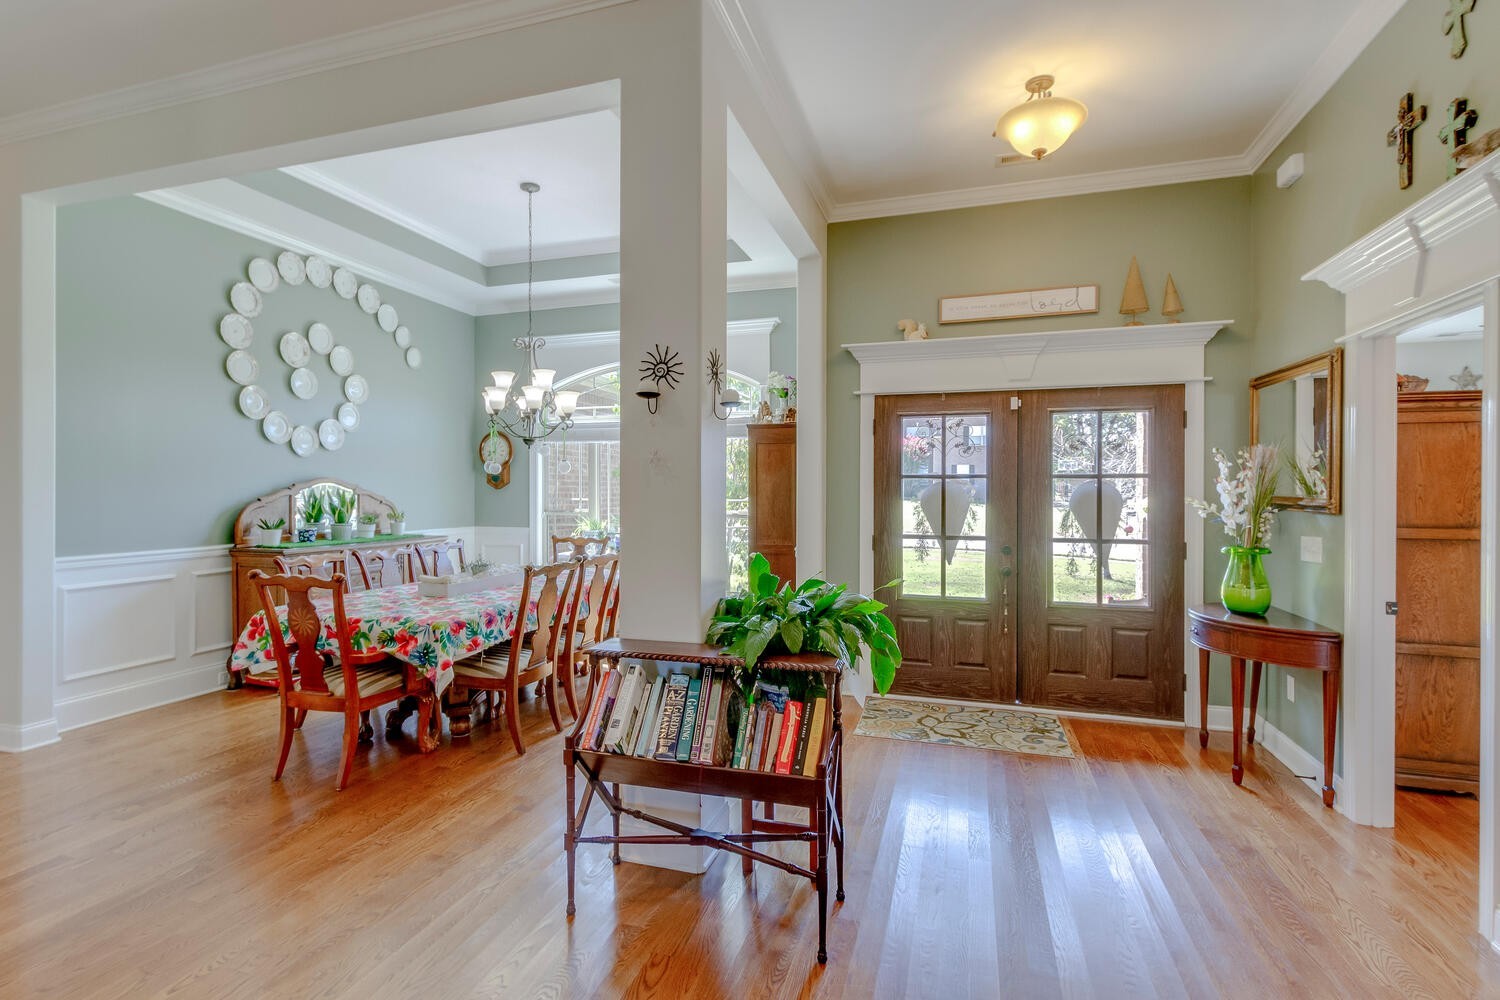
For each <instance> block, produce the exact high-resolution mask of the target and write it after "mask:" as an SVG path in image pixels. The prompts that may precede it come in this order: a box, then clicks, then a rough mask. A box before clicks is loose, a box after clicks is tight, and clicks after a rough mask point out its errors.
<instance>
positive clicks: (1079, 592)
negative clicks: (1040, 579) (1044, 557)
mask: <svg viewBox="0 0 1500 1000" xmlns="http://www.w3.org/2000/svg"><path fill="white" fill-rule="evenodd" d="M1094 553H1095V549H1094V544H1093V543H1092V542H1054V543H1053V545H1052V584H1051V594H1052V603H1053V604H1098V603H1099V563H1098V559H1097V558H1096V557H1095V554H1094Z"/></svg>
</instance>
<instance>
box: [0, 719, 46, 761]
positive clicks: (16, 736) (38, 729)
mask: <svg viewBox="0 0 1500 1000" xmlns="http://www.w3.org/2000/svg"><path fill="white" fill-rule="evenodd" d="M57 732H58V730H57V720H56V719H43V720H42V721H40V722H32V723H28V724H26V725H24V726H15V725H9V724H0V752H3V753H20V752H22V751H23V750H35V749H36V748H37V747H44V746H47V745H48V744H49V743H56V742H57V741H58V739H59V737H58V735H57Z"/></svg>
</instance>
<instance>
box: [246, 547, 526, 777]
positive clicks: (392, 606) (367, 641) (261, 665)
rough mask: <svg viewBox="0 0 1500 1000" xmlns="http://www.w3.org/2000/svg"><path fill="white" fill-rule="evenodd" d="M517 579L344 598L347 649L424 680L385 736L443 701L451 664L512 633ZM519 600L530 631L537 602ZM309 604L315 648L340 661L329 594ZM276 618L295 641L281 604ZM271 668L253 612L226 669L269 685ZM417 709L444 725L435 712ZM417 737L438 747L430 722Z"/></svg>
mask: <svg viewBox="0 0 1500 1000" xmlns="http://www.w3.org/2000/svg"><path fill="white" fill-rule="evenodd" d="M521 582H522V581H521V577H520V575H519V574H498V575H497V576H496V583H495V586H493V587H488V588H485V589H483V590H476V591H472V592H470V593H466V594H458V595H454V596H452V597H430V596H426V595H423V594H421V593H419V592H418V585H417V584H415V583H408V584H401V585H398V586H394V587H381V588H379V589H375V590H364V591H354V592H352V593H348V594H345V595H344V617H345V620H346V622H347V623H348V629H349V642H350V645H351V647H352V648H353V649H355V650H359V651H366V650H380V651H382V652H384V653H386V654H388V655H390V656H391V657H394V658H395V659H397V660H400V661H402V662H403V663H406V664H408V665H410V666H411V667H412V668H413V679H415V680H417V681H418V682H419V683H421V684H422V690H421V691H419V692H418V693H416V694H414V695H413V697H412V698H411V699H407V700H405V701H403V703H401V704H399V705H398V706H397V707H396V708H393V709H392V710H391V712H390V714H389V715H388V716H387V719H386V731H387V733H388V734H389V733H391V731H392V730H397V731H399V728H400V726H401V724H402V722H403V721H404V720H405V719H406V718H407V717H408V716H409V715H410V714H411V713H412V712H413V711H417V709H418V707H419V705H421V704H423V703H424V702H425V704H426V705H427V706H428V707H429V708H431V707H432V706H434V705H436V704H439V703H441V701H442V698H443V693H444V691H446V690H447V689H448V688H449V687H451V685H452V684H453V665H454V664H455V663H457V662H458V661H459V660H463V659H466V658H468V657H471V656H474V655H476V654H478V653H481V652H483V651H484V650H486V649H488V648H489V647H491V646H496V645H499V644H500V643H502V642H506V641H509V640H510V639H511V638H512V637H513V636H514V635H515V627H516V617H517V616H518V615H519V614H521V609H522V604H523V600H522V595H521ZM524 603H525V607H526V611H525V613H526V619H527V620H526V624H525V629H526V631H531V630H534V629H535V628H536V601H535V599H534V598H533V599H532V600H530V601H526V602H524ZM313 607H314V608H315V609H316V610H317V612H318V616H319V620H320V623H321V625H322V628H321V629H320V631H319V634H318V641H317V647H316V648H317V650H318V652H320V653H326V654H328V655H329V656H331V657H332V658H333V660H334V661H335V662H337V659H338V649H339V644H338V628H337V624H336V623H335V620H334V613H333V598H332V596H331V595H327V594H324V595H319V596H317V597H314V599H313ZM276 618H277V621H278V622H280V624H281V631H282V635H283V636H284V637H285V638H286V640H287V642H288V644H289V645H295V643H294V641H293V640H292V639H291V633H290V630H289V629H288V627H287V624H286V622H287V615H286V609H285V608H284V607H283V608H278V609H277V615H276ZM275 668H276V654H275V651H274V649H273V648H272V644H271V635H270V629H269V627H268V625H267V621H266V613H265V611H264V610H261V611H257V612H255V614H253V615H251V616H250V619H249V621H247V622H246V623H245V628H244V630H243V631H242V632H241V633H240V635H239V638H238V639H237V640H236V641H235V644H234V648H233V650H232V652H231V653H230V657H229V670H230V671H231V672H232V673H240V674H242V675H243V676H245V677H246V678H247V679H252V682H258V683H260V684H262V685H266V684H267V683H269V684H270V685H271V686H274V685H275V680H274V676H275V675H274V671H275ZM268 677H269V678H270V679H269V681H268ZM418 714H419V716H420V717H422V718H430V719H431V720H432V721H433V722H435V723H437V724H438V725H440V724H441V723H440V721H439V716H438V715H437V713H436V712H432V711H428V712H419V713H418ZM455 735H461V734H458V733H455ZM417 736H418V746H419V747H420V748H421V749H422V750H423V751H424V752H427V751H430V750H433V749H436V747H437V738H436V736H435V735H434V734H432V733H430V732H428V731H427V727H424V726H420V725H419V726H418V734H417Z"/></svg>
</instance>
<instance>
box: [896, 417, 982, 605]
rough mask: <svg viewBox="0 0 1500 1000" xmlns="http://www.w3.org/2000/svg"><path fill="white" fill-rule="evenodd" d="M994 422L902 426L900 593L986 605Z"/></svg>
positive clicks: (932, 421)
mask: <svg viewBox="0 0 1500 1000" xmlns="http://www.w3.org/2000/svg"><path fill="white" fill-rule="evenodd" d="M989 449H990V419H989V415H988V414H984V413H954V414H932V415H928V414H922V415H913V416H906V417H902V418H901V483H900V490H901V518H902V524H901V570H902V573H901V592H902V595H903V596H905V597H923V596H928V597H946V598H972V599H974V600H984V599H985V598H986V597H987V596H988V581H987V580H986V578H985V576H986V575H985V531H986V510H987V504H988V502H989V464H990V458H989Z"/></svg>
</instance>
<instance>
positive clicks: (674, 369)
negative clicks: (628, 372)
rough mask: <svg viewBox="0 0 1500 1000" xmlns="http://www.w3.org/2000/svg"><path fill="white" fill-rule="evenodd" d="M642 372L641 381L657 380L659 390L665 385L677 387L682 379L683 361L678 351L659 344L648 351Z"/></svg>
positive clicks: (671, 387) (669, 387) (642, 363)
mask: <svg viewBox="0 0 1500 1000" xmlns="http://www.w3.org/2000/svg"><path fill="white" fill-rule="evenodd" d="M640 372H641V381H642V382H655V383H656V389H657V391H658V392H660V391H661V389H662V387H663V385H665V386H666V388H668V389H675V388H677V383H679V382H681V381H682V362H681V360H680V357H679V355H678V353H677V352H676V351H674V350H672V349H671V348H670V347H663V346H661V345H660V344H657V345H656V346H655V348H654V349H653V350H650V351H647V352H646V357H645V359H644V360H643V361H642V362H641V367H640Z"/></svg>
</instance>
